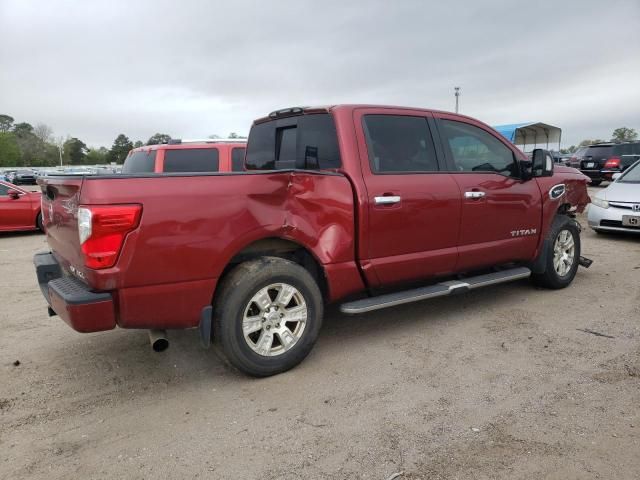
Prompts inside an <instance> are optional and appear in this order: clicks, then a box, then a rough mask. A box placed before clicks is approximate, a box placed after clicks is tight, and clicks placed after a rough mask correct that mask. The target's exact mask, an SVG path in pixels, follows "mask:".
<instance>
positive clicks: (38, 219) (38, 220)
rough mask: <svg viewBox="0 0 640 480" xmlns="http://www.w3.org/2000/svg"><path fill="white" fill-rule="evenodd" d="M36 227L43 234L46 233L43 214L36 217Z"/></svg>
mask: <svg viewBox="0 0 640 480" xmlns="http://www.w3.org/2000/svg"><path fill="white" fill-rule="evenodd" d="M36 227H38V230H40V231H41V232H44V224H43V223H42V212H38V216H37V217H36Z"/></svg>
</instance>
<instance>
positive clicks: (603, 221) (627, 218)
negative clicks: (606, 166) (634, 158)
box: [587, 161, 640, 233]
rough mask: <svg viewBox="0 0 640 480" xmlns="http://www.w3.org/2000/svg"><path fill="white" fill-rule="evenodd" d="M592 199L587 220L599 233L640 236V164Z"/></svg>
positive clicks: (636, 164)
mask: <svg viewBox="0 0 640 480" xmlns="http://www.w3.org/2000/svg"><path fill="white" fill-rule="evenodd" d="M613 178H614V182H613V183H612V184H611V185H609V186H608V187H607V188H605V189H604V190H601V191H599V192H598V194H597V195H596V196H595V197H594V198H593V199H591V205H589V212H588V213H587V218H588V220H589V226H590V227H591V228H593V229H594V230H595V231H596V232H602V231H612V232H634V233H640V161H638V162H636V163H634V164H633V165H632V166H631V167H629V168H628V169H627V170H625V172H624V173H616V174H614V176H613Z"/></svg>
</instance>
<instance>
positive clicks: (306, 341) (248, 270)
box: [213, 257, 323, 377]
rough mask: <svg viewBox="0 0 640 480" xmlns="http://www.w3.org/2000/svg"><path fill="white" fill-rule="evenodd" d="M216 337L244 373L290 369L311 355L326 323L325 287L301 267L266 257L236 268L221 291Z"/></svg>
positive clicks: (216, 314)
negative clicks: (323, 300) (324, 322)
mask: <svg viewBox="0 0 640 480" xmlns="http://www.w3.org/2000/svg"><path fill="white" fill-rule="evenodd" d="M214 308H215V313H214V319H213V320H214V339H216V340H217V341H219V342H220V345H221V347H222V350H223V351H224V354H225V356H226V357H227V358H228V360H229V362H230V363H231V364H232V365H233V366H235V367H236V368H238V369H239V370H241V371H242V372H244V373H247V374H249V375H253V376H256V377H266V376H269V375H275V374H277V373H281V372H285V371H287V370H289V369H290V368H293V367H295V366H296V365H298V364H299V363H300V362H301V361H302V360H304V358H305V357H306V356H307V355H308V354H309V352H310V351H311V349H312V348H313V345H314V344H315V342H316V339H317V338H318V334H319V332H320V327H321V325H322V314H323V303H322V295H321V293H320V289H319V288H318V285H317V283H316V281H315V280H314V278H313V277H312V276H311V274H310V273H309V272H308V271H307V270H306V269H305V268H303V267H301V266H300V265H298V264H296V263H294V262H291V261H289V260H285V259H282V258H277V257H262V258H260V259H257V260H251V261H247V262H245V263H242V264H240V265H238V266H237V267H235V269H233V270H232V271H231V272H230V273H229V274H228V275H227V276H226V277H225V279H224V281H223V284H222V285H221V287H220V289H219V290H218V293H217V294H216V301H215V307H214Z"/></svg>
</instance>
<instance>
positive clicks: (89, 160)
mask: <svg viewBox="0 0 640 480" xmlns="http://www.w3.org/2000/svg"><path fill="white" fill-rule="evenodd" d="M108 162H109V150H107V149H106V148H104V147H100V148H90V149H89V150H87V157H86V159H85V163H86V164H87V165H102V164H105V163H108Z"/></svg>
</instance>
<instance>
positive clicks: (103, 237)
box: [78, 205, 142, 270]
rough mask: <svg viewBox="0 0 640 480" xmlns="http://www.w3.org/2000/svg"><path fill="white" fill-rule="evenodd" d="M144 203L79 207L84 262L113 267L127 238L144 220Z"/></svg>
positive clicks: (93, 265) (79, 231)
mask: <svg viewBox="0 0 640 480" xmlns="http://www.w3.org/2000/svg"><path fill="white" fill-rule="evenodd" d="M141 213H142V206H141V205H84V206H82V207H79V208H78V234H79V236H80V245H81V247H82V253H83V255H84V263H85V265H86V266H87V267H89V268H93V269H96V270H97V269H101V268H109V267H113V266H114V265H115V263H116V260H118V255H120V250H121V249H122V244H123V243H124V239H125V237H126V236H127V234H128V233H129V232H131V231H132V230H134V229H135V228H136V227H137V226H138V224H139V223H140V215H141Z"/></svg>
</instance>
